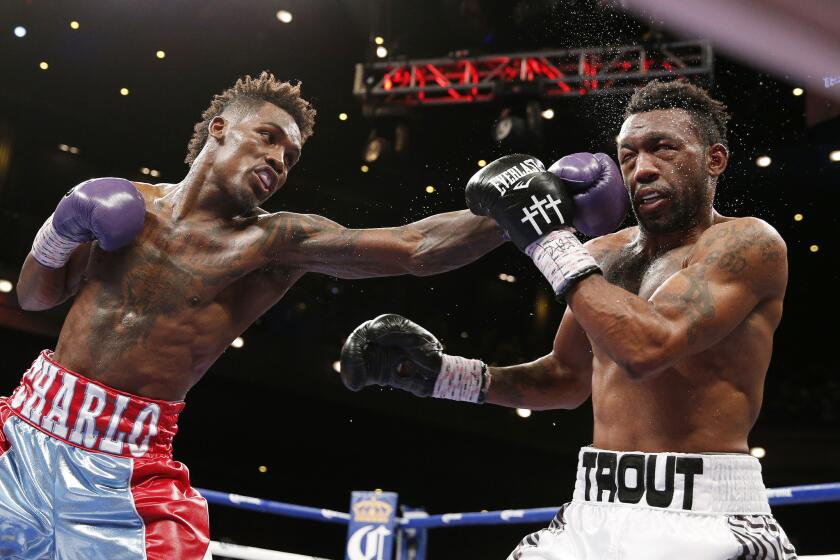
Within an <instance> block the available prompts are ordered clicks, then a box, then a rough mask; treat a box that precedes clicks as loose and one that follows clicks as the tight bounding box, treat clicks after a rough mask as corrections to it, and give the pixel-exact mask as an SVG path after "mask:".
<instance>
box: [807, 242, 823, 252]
mask: <svg viewBox="0 0 840 560" xmlns="http://www.w3.org/2000/svg"><path fill="white" fill-rule="evenodd" d="M808 249H809V250H810V251H811V252H812V253H816V252H817V251H819V250H820V246H819V245H816V244H814V245H811V246H810V247H809V248H808Z"/></svg>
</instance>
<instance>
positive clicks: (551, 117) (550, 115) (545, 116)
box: [540, 109, 554, 120]
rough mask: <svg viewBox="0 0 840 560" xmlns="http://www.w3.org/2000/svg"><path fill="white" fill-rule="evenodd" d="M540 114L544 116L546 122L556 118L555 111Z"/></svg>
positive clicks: (547, 110) (549, 110)
mask: <svg viewBox="0 0 840 560" xmlns="http://www.w3.org/2000/svg"><path fill="white" fill-rule="evenodd" d="M540 114H541V115H542V118H544V119H546V120H551V119H553V118H554V109H546V110H545V111H543V112H542V113H540Z"/></svg>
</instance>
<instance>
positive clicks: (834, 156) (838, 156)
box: [828, 150, 840, 161]
mask: <svg viewBox="0 0 840 560" xmlns="http://www.w3.org/2000/svg"><path fill="white" fill-rule="evenodd" d="M828 159H829V160H831V161H840V150H834V151H833V152H831V153H830V154H828Z"/></svg>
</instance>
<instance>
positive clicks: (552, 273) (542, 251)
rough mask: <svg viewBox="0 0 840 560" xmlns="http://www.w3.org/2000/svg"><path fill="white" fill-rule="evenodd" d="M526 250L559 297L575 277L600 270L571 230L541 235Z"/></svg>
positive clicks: (560, 230)
mask: <svg viewBox="0 0 840 560" xmlns="http://www.w3.org/2000/svg"><path fill="white" fill-rule="evenodd" d="M525 253H526V254H527V255H528V256H529V257H531V259H532V260H533V261H534V264H536V265H537V268H538V269H540V272H542V274H543V276H545V278H546V279H547V280H548V282H549V283H550V284H551V287H552V288H553V289H554V293H555V294H557V295H558V296H563V295H564V294H565V293H566V291H567V290H568V289H569V288H570V287H571V286H572V284H573V283H574V281H575V280H577V279H579V278H582V277H584V276H586V275H587V274H590V273H592V272H598V271H600V270H601V269H600V267H599V266H598V263H597V262H595V259H594V258H593V257H592V255H590V254H589V251H587V250H586V248H585V247H584V246H583V243H581V242H580V240H578V238H577V237H576V236H575V234H574V233H573V232H572V230H570V229H559V230H556V231H552V232H551V233H548V234H546V235H544V236H542V237H540V238H539V239H537V240H536V241H534V242H533V243H531V244H530V245H528V247H526V248H525Z"/></svg>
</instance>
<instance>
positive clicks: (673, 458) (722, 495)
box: [573, 447, 770, 515]
mask: <svg viewBox="0 0 840 560" xmlns="http://www.w3.org/2000/svg"><path fill="white" fill-rule="evenodd" d="M573 501H576V502H583V503H595V504H598V503H600V504H608V505H616V506H629V507H638V508H646V509H667V510H676V511H690V512H694V513H715V514H730V515H736V514H740V515H747V514H751V515H757V514H758V515H761V514H769V513H770V504H769V503H768V501H767V490H766V488H765V487H764V482H763V481H762V479H761V463H759V462H758V459H756V458H755V457H752V456H750V455H743V454H738V453H733V454H705V453H704V454H694V453H644V452H641V451H607V450H604V449H597V448H594V447H583V448H581V450H580V454H579V455H578V468H577V480H576V481H575V493H574V498H573Z"/></svg>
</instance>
